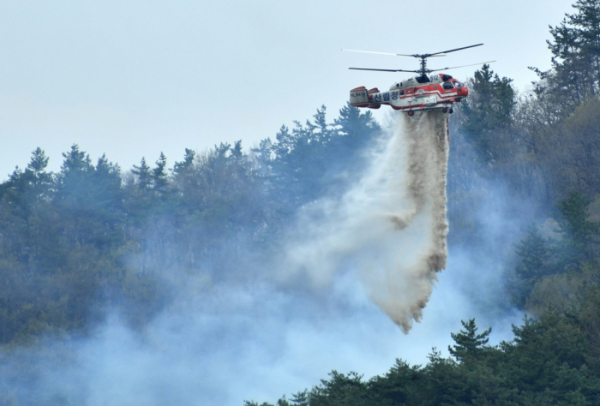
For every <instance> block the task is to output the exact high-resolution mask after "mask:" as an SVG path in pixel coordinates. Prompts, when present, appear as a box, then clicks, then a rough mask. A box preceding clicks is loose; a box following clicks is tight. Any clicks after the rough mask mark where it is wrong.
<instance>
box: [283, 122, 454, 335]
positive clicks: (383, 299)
mask: <svg viewBox="0 0 600 406" xmlns="http://www.w3.org/2000/svg"><path fill="white" fill-rule="evenodd" d="M446 117H447V116H446V115H444V114H443V113H442V112H441V111H433V112H423V113H418V114H416V115H415V116H414V117H407V116H405V115H398V122H397V129H396V131H395V132H394V133H393V134H392V136H391V137H390V138H389V139H388V141H387V145H386V147H385V148H384V149H383V151H381V152H380V153H379V154H377V155H376V156H374V157H373V161H374V164H373V166H372V167H371V169H370V170H369V171H368V172H367V173H366V174H365V176H364V177H363V178H362V179H361V180H360V181H358V182H357V183H356V184H355V186H354V187H353V188H352V189H351V190H349V191H348V192H347V193H346V194H345V195H344V196H343V197H342V198H341V199H337V200H335V199H324V200H321V201H318V202H316V203H313V204H311V205H308V206H307V207H305V208H303V211H302V213H301V216H300V220H299V230H296V231H295V232H296V236H295V237H294V238H291V239H290V241H289V242H288V245H287V247H286V250H285V251H286V253H287V259H286V260H284V261H286V262H287V261H289V263H290V264H291V269H292V270H294V271H296V272H299V271H304V272H306V273H307V274H308V275H309V276H310V278H311V281H312V282H313V283H314V285H315V286H318V287H324V286H328V285H330V284H331V283H332V281H333V279H334V277H335V275H336V274H338V273H340V272H357V273H358V274H359V275H360V279H361V280H362V282H363V284H364V287H365V289H366V290H367V293H368V294H369V296H370V297H371V299H372V300H373V301H374V302H375V303H376V304H377V305H378V306H379V307H380V308H381V309H382V310H383V311H385V312H386V313H387V314H388V316H389V317H390V318H391V319H392V320H393V321H394V322H395V323H396V324H398V325H399V326H401V328H402V329H403V330H404V331H405V332H408V330H410V328H411V325H412V320H416V321H420V319H421V316H422V309H423V308H424V307H425V305H426V304H427V301H428V300H429V296H430V295H431V291H432V287H433V283H434V281H435V280H436V279H437V278H436V272H438V271H440V270H442V269H444V268H445V266H446V259H447V247H446V235H447V233H448V222H447V220H446V172H447V163H448V138H447V131H448V127H447V118H446ZM286 272H287V268H286Z"/></svg>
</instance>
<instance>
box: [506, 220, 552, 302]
mask: <svg viewBox="0 0 600 406" xmlns="http://www.w3.org/2000/svg"><path fill="white" fill-rule="evenodd" d="M515 253H516V255H517V258H518V259H517V265H516V267H515V279H514V280H513V281H512V283H513V284H512V286H511V296H512V302H513V303H514V304H515V305H516V306H517V307H519V308H524V307H525V304H526V302H527V298H528V297H529V295H530V294H531V291H532V290H533V287H534V285H535V283H536V282H537V281H538V280H540V279H541V278H543V277H544V276H546V275H549V274H551V273H552V270H553V269H552V266H551V265H550V263H549V260H550V254H551V253H550V246H549V243H548V241H547V240H546V239H545V238H544V237H542V235H541V234H540V232H539V229H538V227H537V226H536V225H535V224H531V225H530V226H529V229H528V230H527V235H526V236H525V238H524V239H523V240H521V241H520V242H519V243H518V244H517V246H516V247H515Z"/></svg>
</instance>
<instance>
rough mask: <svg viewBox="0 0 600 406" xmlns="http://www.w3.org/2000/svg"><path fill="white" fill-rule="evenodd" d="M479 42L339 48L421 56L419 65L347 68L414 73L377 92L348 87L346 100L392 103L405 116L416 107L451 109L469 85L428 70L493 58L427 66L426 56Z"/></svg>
mask: <svg viewBox="0 0 600 406" xmlns="http://www.w3.org/2000/svg"><path fill="white" fill-rule="evenodd" d="M481 45H483V44H475V45H469V46H467V47H462V48H456V49H450V50H448V51H442V52H435V53H433V54H415V55H405V54H393V53H388V52H371V51H357V50H354V49H342V51H350V52H365V53H369V54H382V55H395V56H408V57H413V58H420V59H421V62H420V63H421V69H419V70H404V69H371V68H350V69H352V70H371V71H379V72H415V73H418V74H419V76H415V77H412V78H409V79H406V80H403V81H402V82H397V83H394V84H393V85H392V86H391V87H390V90H389V91H387V92H380V91H379V89H377V88H376V87H375V88H373V89H371V90H367V88H366V87H364V86H361V87H357V88H355V89H352V90H350V104H351V105H352V106H355V107H368V108H370V109H378V108H379V107H381V105H382V104H387V105H389V106H392V108H393V109H394V110H402V111H406V112H407V113H408V115H409V116H412V115H414V114H415V111H418V110H431V109H442V112H444V113H452V105H453V103H457V102H460V101H462V99H464V98H465V97H467V96H468V95H469V89H467V87H466V86H465V85H464V84H462V83H461V82H459V81H458V80H456V79H454V78H453V77H452V76H450V75H446V74H443V73H436V74H432V75H431V73H433V72H438V71H443V70H448V69H457V68H464V67H467V66H475V65H481V64H484V63H491V62H495V61H487V62H479V63H474V64H471V65H463V66H453V67H446V68H440V69H427V58H430V57H441V56H446V55H444V54H447V53H450V52H456V51H461V50H463V49H468V48H474V47H478V46H481Z"/></svg>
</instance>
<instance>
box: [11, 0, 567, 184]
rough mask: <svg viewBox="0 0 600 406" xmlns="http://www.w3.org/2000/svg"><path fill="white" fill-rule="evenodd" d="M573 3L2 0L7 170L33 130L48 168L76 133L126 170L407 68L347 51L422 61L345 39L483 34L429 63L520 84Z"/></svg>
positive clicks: (410, 46) (409, 40)
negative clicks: (489, 70) (483, 66)
mask: <svg viewBox="0 0 600 406" xmlns="http://www.w3.org/2000/svg"><path fill="white" fill-rule="evenodd" d="M571 3H572V0H530V1H527V2H523V1H516V0H506V1H502V2H488V1H485V2H484V1H475V0H457V1H453V2H448V1H442V0H426V1H419V2H414V1H402V0H400V1H399V0H396V1H390V0H379V1H375V2H366V1H364V0H360V1H359V0H344V1H328V2H317V1H306V2H290V1H243V0H225V1H220V2H210V3H209V2H206V1H183V0H182V1H170V2H167V1H147V0H145V1H141V0H132V1H114V0H104V1H91V0H85V1H84V0H56V1H51V2H49V1H42V0H40V1H31V0H4V1H2V2H0V136H1V139H2V148H1V149H0V180H5V179H6V177H7V175H8V174H9V173H10V172H12V170H13V169H14V167H15V165H19V166H20V167H23V166H25V165H26V164H27V163H28V162H29V157H30V153H31V151H32V150H33V149H35V148H36V147H38V146H39V147H41V148H43V149H44V150H45V151H46V153H47V154H48V155H49V156H50V158H51V161H50V165H51V169H52V170H58V168H59V166H60V164H61V162H62V157H61V155H60V154H61V152H64V151H67V150H68V149H69V148H70V146H71V145H72V144H73V143H77V144H79V146H80V148H81V149H82V150H84V151H87V152H88V153H89V154H90V156H91V157H92V159H94V160H96V159H97V158H98V157H99V156H100V155H101V154H102V153H106V155H107V157H108V159H109V160H111V161H113V162H117V163H119V164H120V165H121V166H122V168H123V169H125V170H128V169H130V168H131V165H133V164H135V163H138V162H139V160H140V159H141V158H142V156H145V157H146V159H147V160H148V161H149V162H152V163H153V162H154V161H156V159H158V156H159V154H160V152H161V151H163V152H164V153H165V154H166V156H167V158H168V159H169V166H171V165H172V164H173V162H174V161H175V160H180V159H181V158H182V156H183V153H184V148H193V149H196V150H204V149H206V148H210V147H212V146H213V145H214V144H216V143H219V142H233V141H234V140H237V139H242V140H243V141H244V146H245V147H246V148H248V147H251V146H252V145H254V144H255V143H257V142H258V141H260V140H261V139H263V138H266V137H274V135H275V133H276V132H277V130H278V129H279V127H280V126H281V125H282V124H285V125H292V122H293V120H299V121H302V122H304V121H305V120H306V119H308V118H311V117H312V115H313V114H314V112H315V110H316V109H317V108H318V107H319V106H321V105H322V104H324V105H326V106H327V108H328V110H329V112H330V118H333V117H335V116H337V113H338V110H339V109H340V108H341V107H343V106H344V104H345V103H346V100H347V98H348V91H349V89H351V88H353V87H356V86H360V85H365V86H373V87H374V86H377V87H380V88H385V87H386V86H389V85H390V84H391V83H392V82H394V81H395V80H397V79H398V78H402V77H405V76H406V75H401V74H398V75H396V74H389V73H377V72H357V71H349V70H348V67H349V66H362V67H381V68H406V69H414V68H416V67H417V61H416V60H413V59H410V58H399V57H391V56H382V55H369V54H354V53H347V52H341V51H340V49H341V48H350V49H364V50H373V51H383V52H400V53H423V52H436V51H442V50H445V49H449V48H455V47H461V46H466V45H470V44H475V43H479V42H484V43H485V46H484V47H480V48H476V49H471V50H466V51H462V52H457V53H454V54H450V55H448V56H447V57H446V58H444V59H443V60H442V59H441V58H440V59H438V60H432V61H431V62H430V66H431V67H433V65H434V62H437V61H443V65H442V66H448V65H451V66H452V65H461V64H469V63H475V62H480V61H486V60H492V59H495V60H497V61H498V62H497V63H496V64H494V65H493V69H494V70H495V71H496V72H498V73H499V74H500V75H501V76H508V77H510V78H513V79H514V80H515V83H516V85H517V87H519V88H520V89H523V88H524V87H525V86H526V85H527V84H528V83H529V82H530V81H531V80H534V79H535V76H534V75H533V74H532V73H531V72H530V71H528V70H527V66H531V65H533V66H537V67H540V68H542V69H545V68H548V67H549V66H550V54H549V51H548V50H547V47H546V44H545V40H546V39H548V38H549V33H548V24H553V25H554V24H558V23H559V22H560V21H561V20H562V17H563V15H564V13H565V12H571V10H572V8H571V7H570V4H571ZM475 69H476V67H474V68H464V69H460V70H455V71H453V72H452V74H453V75H454V76H456V77H459V78H465V77H467V76H469V75H472V73H473V71H474V70H475ZM385 114H389V111H387V110H386V111H384V109H381V111H380V112H377V117H378V119H382V118H383V117H384V115H385Z"/></svg>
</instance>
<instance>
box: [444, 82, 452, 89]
mask: <svg viewBox="0 0 600 406" xmlns="http://www.w3.org/2000/svg"><path fill="white" fill-rule="evenodd" d="M442 86H443V88H444V89H454V85H453V84H452V82H444V84H443V85H442Z"/></svg>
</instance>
